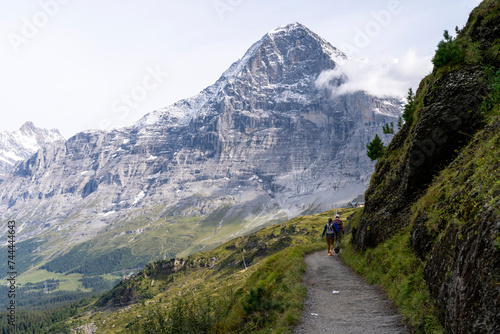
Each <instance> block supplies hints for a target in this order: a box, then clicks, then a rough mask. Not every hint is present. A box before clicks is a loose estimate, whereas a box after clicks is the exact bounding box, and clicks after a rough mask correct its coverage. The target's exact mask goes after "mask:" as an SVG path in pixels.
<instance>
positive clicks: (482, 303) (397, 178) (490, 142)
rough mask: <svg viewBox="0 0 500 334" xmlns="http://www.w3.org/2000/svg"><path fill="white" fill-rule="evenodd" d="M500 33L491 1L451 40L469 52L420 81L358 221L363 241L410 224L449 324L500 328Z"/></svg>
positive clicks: (362, 245) (450, 328) (499, 7)
mask: <svg viewBox="0 0 500 334" xmlns="http://www.w3.org/2000/svg"><path fill="white" fill-rule="evenodd" d="M499 33H500V1H490V0H487V1H483V2H482V3H481V5H479V6H478V7H477V8H476V9H474V11H473V12H472V13H471V15H470V17H469V20H468V22H467V25H466V26H465V27H464V28H463V29H462V30H461V32H460V33H459V34H458V36H457V38H456V39H454V40H452V42H450V44H449V46H451V47H456V48H457V49H458V50H460V52H461V54H460V55H461V56H463V59H460V60H457V59H451V60H450V62H449V63H448V64H445V65H441V66H437V65H436V66H435V68H434V71H433V73H432V74H430V75H429V76H427V77H426V78H424V79H423V80H422V82H421V83H420V86H419V89H418V91H417V94H416V97H415V104H416V112H415V114H414V121H413V123H412V124H405V125H404V126H403V128H402V129H401V131H400V132H399V133H398V134H397V135H396V136H395V137H394V139H393V140H392V142H391V143H390V144H389V146H388V148H387V150H386V153H385V156H384V157H383V158H381V159H380V161H378V163H377V165H376V171H375V173H374V174H373V176H372V179H371V183H370V186H369V188H368V190H367V192H366V194H365V198H366V206H365V208H364V212H363V215H362V217H361V218H360V221H359V224H358V226H357V227H356V229H354V230H353V239H352V242H353V244H354V246H355V247H356V248H357V249H359V250H366V249H368V248H374V247H377V246H378V245H380V244H381V243H383V242H384V241H386V240H388V239H389V238H391V237H393V236H395V235H396V233H398V232H400V231H405V233H410V235H411V238H410V240H411V245H412V247H413V249H414V251H415V254H416V255H417V256H418V257H419V258H420V259H421V260H422V263H423V267H424V278H425V281H426V284H427V288H428V290H429V292H430V295H431V297H432V299H433V300H434V303H435V306H436V307H435V312H436V315H437V316H438V318H439V320H440V322H441V324H442V326H443V328H444V330H445V332H446V333H500V284H499V282H500V183H499V182H498V180H499V179H500V168H499V166H500V159H499V158H498V157H500V131H499V129H500V120H499V117H498V115H499V107H498V103H497V102H498V100H499V99H500V97H499V96H498V95H499V93H500V88H499V87H498V84H495V82H498V81H500V61H499V59H500V52H499V51H498V50H500V42H499V39H498V38H497V36H499V35H498V34H499ZM494 101H497V102H494Z"/></svg>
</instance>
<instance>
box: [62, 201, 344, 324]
mask: <svg viewBox="0 0 500 334" xmlns="http://www.w3.org/2000/svg"><path fill="white" fill-rule="evenodd" d="M352 212H353V210H352V209H351V210H344V211H342V213H341V215H342V217H343V218H344V219H345V217H346V216H347V215H350V214H351V213H352ZM331 215H332V212H331V211H330V212H325V213H322V214H317V215H312V216H304V217H298V218H295V219H292V220H290V221H288V222H285V223H281V224H278V225H274V226H271V227H267V228H264V229H262V230H260V231H258V232H256V233H253V234H251V235H248V236H244V237H240V238H237V239H234V240H231V241H229V242H227V243H225V244H223V245H222V246H219V247H217V248H215V249H213V250H210V251H207V252H203V253H197V254H194V255H191V256H189V257H187V258H186V259H184V260H183V261H185V264H184V267H183V268H182V269H181V270H178V271H177V272H176V273H173V274H167V273H166V272H165V270H162V266H163V267H164V265H165V263H166V262H167V261H158V262H155V263H152V264H150V265H148V266H147V267H146V268H145V269H144V270H143V271H142V272H140V273H139V274H138V275H136V276H135V277H133V278H132V279H130V280H127V281H125V282H123V283H122V284H120V285H118V286H117V287H116V288H115V289H114V290H113V291H111V292H109V293H108V294H107V295H105V296H104V297H103V298H101V300H100V301H99V302H97V303H96V304H94V305H93V306H96V305H99V306H100V308H98V309H95V310H93V311H91V312H88V313H84V314H83V315H82V316H80V318H77V319H73V320H72V321H71V322H70V326H71V327H73V328H75V327H78V326H79V325H81V324H85V323H87V324H88V323H92V322H93V323H94V324H95V325H96V326H97V327H98V328H99V333H126V332H128V331H132V330H133V331H134V332H137V333H147V332H148V331H147V330H148V328H149V330H150V332H159V331H160V328H163V330H164V332H166V333H168V330H167V329H166V328H167V327H168V326H173V325H174V324H173V322H172V321H170V322H169V323H162V321H163V320H162V319H165V318H169V316H170V318H172V319H177V320H178V321H181V320H179V319H185V318H189V316H190V315H192V316H193V317H192V320H191V322H189V321H188V320H186V321H187V323H184V324H183V325H182V327H183V328H188V327H189V326H190V325H189V323H191V324H192V323H193V321H194V320H193V319H195V318H197V316H195V315H196V314H198V315H199V314H207V315H209V318H210V317H212V318H213V319H212V320H210V321H211V322H210V321H209V320H207V321H209V322H210V326H211V327H213V328H215V332H219V333H232V332H248V333H249V332H252V333H256V332H266V333H267V332H275V333H286V332H290V331H291V329H292V328H293V326H294V325H296V324H297V323H298V322H299V321H300V314H301V310H302V308H303V300H304V298H305V296H306V289H305V286H304V285H303V284H302V283H301V277H302V275H303V273H304V272H305V269H306V268H305V264H304V261H303V258H304V255H305V254H306V253H310V252H313V251H316V250H321V249H324V248H325V245H324V242H322V241H321V240H320V235H321V232H322V229H323V226H324V224H325V222H326V218H327V217H330V216H331ZM243 260H244V261H245V262H243ZM245 265H246V266H247V269H245ZM207 298H209V300H210V302H209V301H208V299H207ZM124 300H126V301H125V302H124ZM120 302H122V306H121V309H118V308H114V307H113V305H116V304H120ZM179 303H181V304H179ZM183 303H184V304H183ZM103 305H107V306H104V307H102V306H103ZM125 305H128V306H125ZM209 305H211V306H209ZM93 306H92V307H93ZM200 310H203V311H200ZM181 311H182V312H181ZM180 313H182V314H183V315H182V316H181V315H180ZM198 318H199V317H198ZM161 326H164V327H161ZM196 326H197V328H198V329H199V328H201V327H200V326H203V324H200V323H197V324H196ZM271 328H272V329H271ZM174 332H175V331H174Z"/></svg>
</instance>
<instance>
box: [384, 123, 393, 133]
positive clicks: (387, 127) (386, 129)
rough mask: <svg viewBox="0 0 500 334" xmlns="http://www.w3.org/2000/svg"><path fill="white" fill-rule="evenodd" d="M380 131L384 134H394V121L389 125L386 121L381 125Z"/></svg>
mask: <svg viewBox="0 0 500 334" xmlns="http://www.w3.org/2000/svg"><path fill="white" fill-rule="evenodd" d="M382 131H383V132H384V134H386V135H393V134H394V122H391V123H390V125H389V123H386V124H385V125H384V126H383V127H382Z"/></svg>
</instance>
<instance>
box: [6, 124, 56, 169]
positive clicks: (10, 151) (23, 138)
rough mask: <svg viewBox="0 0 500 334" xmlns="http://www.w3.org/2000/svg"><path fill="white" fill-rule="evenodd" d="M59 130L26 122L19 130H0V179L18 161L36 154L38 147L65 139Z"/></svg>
mask: <svg viewBox="0 0 500 334" xmlns="http://www.w3.org/2000/svg"><path fill="white" fill-rule="evenodd" d="M63 140H64V138H63V137H62V136H61V134H60V133H59V131H58V130H56V129H52V130H46V129H40V128H37V127H36V126H35V125H34V124H33V123H32V122H26V123H24V124H23V126H21V128H20V129H19V130H17V131H13V132H9V131H6V132H0V179H3V178H4V177H5V176H6V174H8V173H9V172H10V171H12V170H13V169H14V166H15V164H16V163H17V162H20V161H23V160H25V159H27V158H29V157H30V156H31V155H33V154H35V153H36V151H38V149H39V148H40V147H42V146H44V145H46V144H49V143H53V142H55V141H63Z"/></svg>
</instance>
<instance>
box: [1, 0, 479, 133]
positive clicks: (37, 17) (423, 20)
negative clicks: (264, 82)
mask: <svg viewBox="0 0 500 334" xmlns="http://www.w3.org/2000/svg"><path fill="white" fill-rule="evenodd" d="M479 3H480V1H479V0H457V1H451V0H443V1H429V0H420V1H416V0H388V1H379V0H370V1H367V0H365V1H361V0H351V1H339V0H330V1H326V0H323V1H321V0H308V1H304V0H288V1H284V0H281V1H269V0H268V1H264V0H189V1H169V0H143V1H132V0H122V1H109V0H108V1H102V0H101V1H97V0H85V1H83V0H38V1H31V0H23V1H16V2H13V1H7V0H0V8H1V10H0V73H2V75H1V76H0V110H1V113H2V114H1V122H0V131H4V130H10V131H12V130H15V129H18V128H19V127H20V126H21V125H22V124H23V123H24V122H25V121H28V120H30V121H33V122H34V123H35V125H36V126H39V127H43V128H58V129H59V130H60V131H61V133H62V134H63V136H65V137H66V138H69V137H70V136H72V135H74V134H75V133H76V132H78V131H82V130H85V129H109V128H112V127H120V126H125V125H130V124H133V123H134V122H135V121H137V120H138V119H139V118H140V117H141V116H143V115H144V114H146V113H148V112H151V111H153V110H155V109H158V108H161V107H164V106H167V105H170V104H172V103H174V102H176V101H178V100H180V99H182V98H186V97H189V96H192V95H195V94H197V93H198V92H199V91H201V90H202V89H203V88H205V87H207V86H208V85H211V84H213V83H214V82H215V81H216V80H217V79H218V78H219V76H220V75H221V74H222V72H223V71H224V70H226V69H227V68H228V67H229V66H230V65H231V64H232V63H233V62H234V61H236V60H238V59H239V58H241V57H242V56H243V54H244V53H245V51H246V50H247V49H248V48H249V47H250V46H251V45H252V44H253V43H254V42H256V41H257V40H259V39H260V38H261V37H262V36H263V35H264V34H265V33H267V32H268V31H270V30H272V29H273V28H275V27H277V26H280V25H285V24H288V23H292V22H300V23H302V24H304V25H306V26H307V27H308V28H310V29H311V30H313V31H314V32H316V33H317V34H319V35H320V36H322V37H323V38H325V39H326V40H327V41H329V42H330V43H331V44H332V45H334V46H336V47H338V48H340V49H342V50H343V51H346V52H347V53H348V54H349V55H350V56H351V57H353V58H359V59H364V61H363V62H358V63H354V64H351V65H350V66H347V67H346V73H347V74H348V75H351V76H352V78H353V82H352V84H353V85H352V87H351V89H357V88H360V89H366V90H368V91H370V90H371V89H374V90H373V91H372V92H373V93H374V94H384V92H385V91H388V92H390V93H392V94H396V95H397V94H400V95H401V92H405V91H407V89H408V88H409V87H413V88H416V87H417V85H418V82H419V81H420V79H421V78H422V77H423V76H425V75H426V74H427V73H429V71H430V70H431V67H430V58H431V56H432V55H433V53H434V51H435V49H436V45H437V43H438V42H439V41H440V40H441V39H442V34H443V31H444V30H445V29H448V30H450V31H454V28H455V26H459V27H462V26H463V25H465V23H466V21H467V18H468V15H469V13H470V11H471V10H472V9H473V8H474V7H476V6H477V5H478V4H479ZM394 59H399V62H397V63H395V62H394ZM388 64H389V65H388ZM393 65H394V66H393ZM380 69H383V70H382V71H381V70H380ZM363 74H367V75H368V76H371V79H373V80H366V78H365V77H364V76H363ZM362 82H364V83H363V84H362ZM366 82H372V83H374V84H372V85H371V86H370V85H369V84H367V83H366ZM357 83H359V84H360V85H357ZM367 85H368V86H367Z"/></svg>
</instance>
